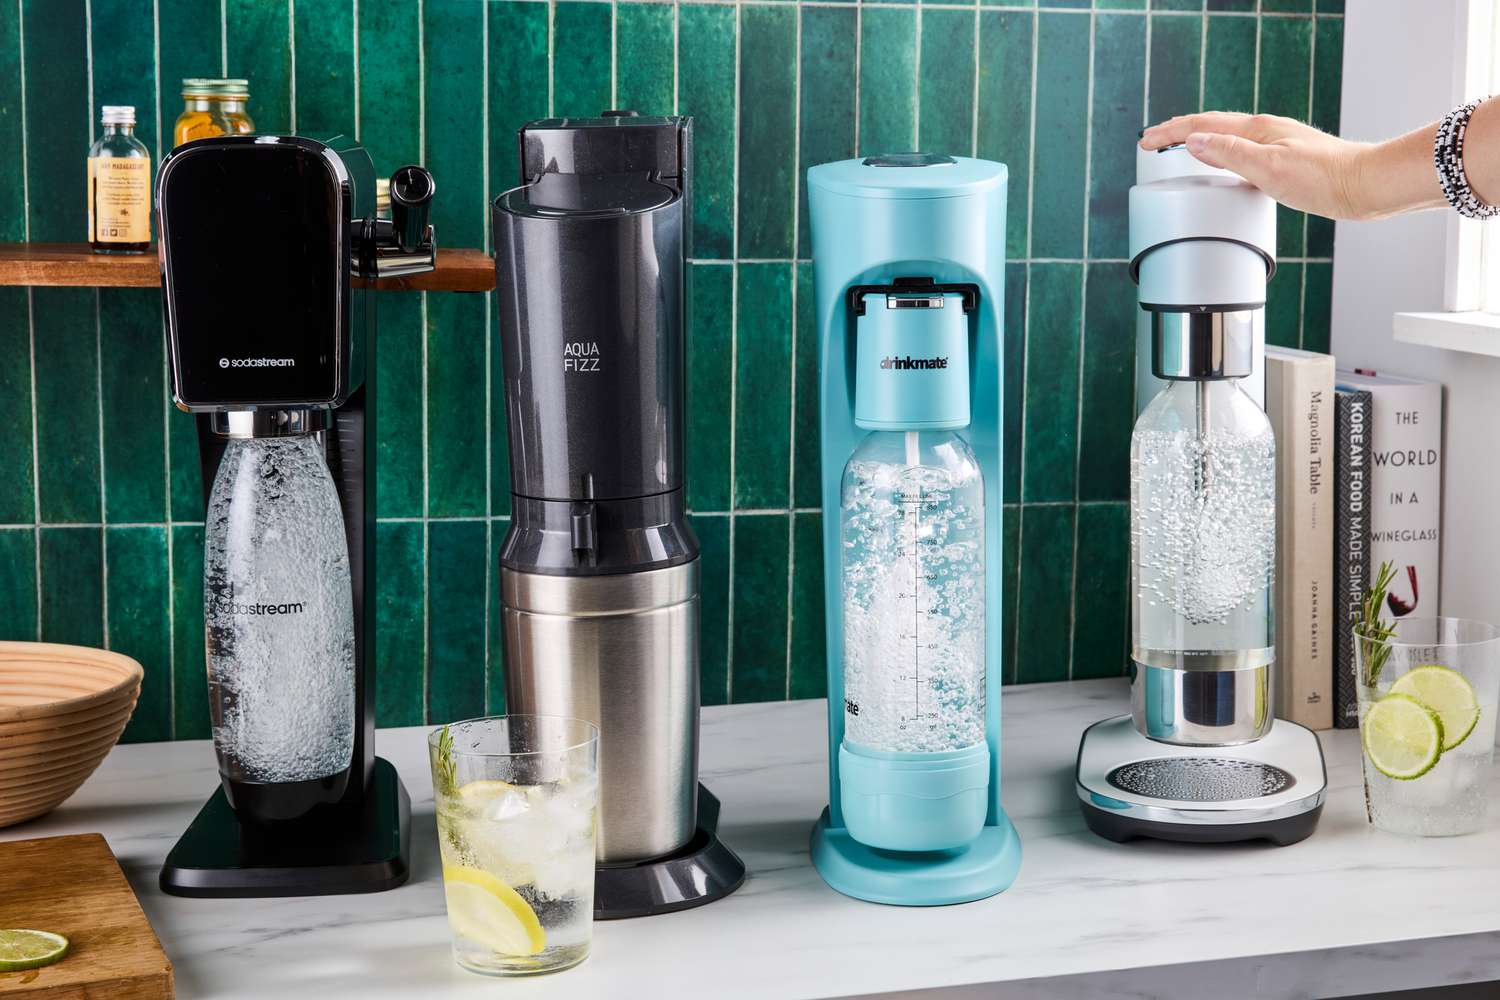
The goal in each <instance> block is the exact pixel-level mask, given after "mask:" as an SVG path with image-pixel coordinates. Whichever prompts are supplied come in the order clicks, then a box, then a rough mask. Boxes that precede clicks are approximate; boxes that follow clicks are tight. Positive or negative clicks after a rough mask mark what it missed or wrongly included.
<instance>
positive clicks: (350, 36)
mask: <svg viewBox="0 0 1500 1000" xmlns="http://www.w3.org/2000/svg"><path fill="white" fill-rule="evenodd" d="M377 6H380V5H378V4H377ZM391 6H397V5H395V4H393V5H391ZM295 11H296V15H297V17H296V21H295V22H294V23H295V26H296V37H297V62H296V65H295V66H294V67H293V70H294V72H295V73H296V75H297V87H296V92H297V131H298V132H301V133H302V134H304V135H340V134H342V135H354V134H355V129H354V75H355V74H354V30H355V29H354V0H297V4H296V7H295ZM371 82H376V81H371ZM361 124H363V123H361Z"/></svg>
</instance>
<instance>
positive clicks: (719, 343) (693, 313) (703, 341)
mask: <svg viewBox="0 0 1500 1000" xmlns="http://www.w3.org/2000/svg"><path fill="white" fill-rule="evenodd" d="M688 277H689V286H688V287H689V295H690V298H689V300H688V313H689V316H690V317H691V320H690V323H691V325H690V326H689V328H688V342H687V363H688V371H687V413H688V419H687V502H688V507H689V508H691V509H692V510H728V509H729V494H730V489H731V487H732V485H733V484H731V483H730V481H729V470H730V448H731V447H732V443H733V437H732V436H731V434H730V427H731V425H732V423H733V421H732V419H731V415H730V400H731V399H732V398H733V397H732V395H731V393H732V391H733V385H734V368H733V361H734V354H733V349H734V268H733V267H732V266H727V265H724V264H691V265H689V267H688Z"/></svg>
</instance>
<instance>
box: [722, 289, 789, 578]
mask: <svg viewBox="0 0 1500 1000" xmlns="http://www.w3.org/2000/svg"><path fill="white" fill-rule="evenodd" d="M735 269H736V270H737V271H738V281H739V291H738V302H739V315H738V318H737V320H736V323H735V340H736V345H737V346H736V355H737V357H738V360H737V361H736V370H735V373H734V411H735V412H734V425H735V438H734V469H735V471H734V505H735V506H736V507H785V506H787V504H788V502H789V499H790V498H789V497H788V494H787V480H788V476H789V475H790V462H791V407H792V384H791V382H792V380H791V374H790V373H791V362H792V330H791V327H792V300H791V291H792V288H791V285H792V266H791V265H789V264H739V265H736V268H735ZM736 552H738V549H736Z"/></svg>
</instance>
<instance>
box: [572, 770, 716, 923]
mask: <svg viewBox="0 0 1500 1000" xmlns="http://www.w3.org/2000/svg"><path fill="white" fill-rule="evenodd" d="M718 828H719V800H718V799H717V798H716V797H715V796H714V793H713V792H710V791H709V790H708V789H707V788H704V787H703V785H701V784H700V785H699V786H698V829H697V830H696V831H694V833H693V839H692V840H689V841H688V842H687V843H686V844H685V845H683V846H682V847H681V848H679V849H677V850H676V851H673V852H672V853H671V854H668V855H665V856H664V857H660V858H652V859H650V860H649V861H640V862H637V863H635V864H633V865H601V866H600V867H598V868H596V869H594V919H595V920H620V919H624V918H626V917H648V916H651V915H653V914H657V913H672V912H674V911H676V910H688V909H692V908H693V907H695V906H702V905H703V904H704V903H712V902H713V901H714V900H716V899H722V898H724V897H725V896H727V895H729V894H730V893H731V892H734V890H736V889H738V888H739V887H740V886H741V885H742V884H744V881H745V863H744V862H743V861H741V860H740V859H739V856H738V855H736V854H735V853H734V852H733V851H731V850H730V849H729V848H728V846H726V845H725V844H724V842H723V841H721V840H720V839H719V835H718Z"/></svg>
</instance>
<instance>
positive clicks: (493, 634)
mask: <svg viewBox="0 0 1500 1000" xmlns="http://www.w3.org/2000/svg"><path fill="white" fill-rule="evenodd" d="M509 528H510V520H509V518H502V519H497V520H493V521H491V522H490V525H489V529H490V545H489V549H490V586H489V595H488V598H487V601H486V606H487V607H488V608H489V618H490V621H489V634H490V648H489V650H488V655H489V660H488V662H486V663H485V665H484V677H485V682H484V714H486V715H502V714H504V712H505V705H506V696H505V621H504V615H503V612H502V609H501V606H500V549H501V548H502V546H503V545H504V543H505V533H506V531H507V530H509Z"/></svg>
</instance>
